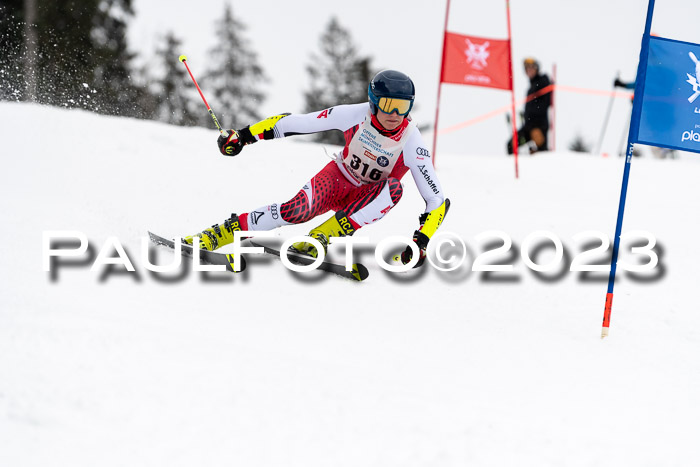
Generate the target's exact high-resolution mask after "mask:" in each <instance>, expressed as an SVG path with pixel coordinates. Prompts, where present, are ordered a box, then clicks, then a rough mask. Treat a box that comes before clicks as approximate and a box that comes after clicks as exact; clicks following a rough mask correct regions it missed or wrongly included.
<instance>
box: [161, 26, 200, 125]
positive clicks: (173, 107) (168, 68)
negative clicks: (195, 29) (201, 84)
mask: <svg viewBox="0 0 700 467" xmlns="http://www.w3.org/2000/svg"><path fill="white" fill-rule="evenodd" d="M181 52H182V41H181V40H180V39H178V38H177V37H176V36H175V34H173V32H168V33H167V34H166V35H165V37H164V38H163V45H162V47H161V48H159V49H158V50H157V52H156V54H157V57H158V59H159V61H160V64H161V66H162V68H163V75H162V76H161V77H160V78H159V79H156V80H155V81H154V87H155V89H156V95H157V102H158V104H157V106H158V107H157V111H156V118H157V119H158V120H161V121H163V122H167V123H172V124H174V125H183V126H192V125H196V124H197V123H198V118H197V113H196V111H195V110H194V109H195V107H194V106H195V104H196V102H195V101H194V99H193V95H192V92H191V91H192V81H191V80H190V77H189V76H188V74H187V69H186V68H185V67H184V66H182V64H181V63H180V61H179V59H178V57H179V56H180V54H181Z"/></svg>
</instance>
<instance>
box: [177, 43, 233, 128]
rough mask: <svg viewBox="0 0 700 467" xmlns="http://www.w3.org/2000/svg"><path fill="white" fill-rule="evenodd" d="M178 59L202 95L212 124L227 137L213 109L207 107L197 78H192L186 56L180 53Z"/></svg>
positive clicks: (207, 104)
mask: <svg viewBox="0 0 700 467" xmlns="http://www.w3.org/2000/svg"><path fill="white" fill-rule="evenodd" d="M180 61H181V62H182V63H184V64H185V68H187V72H188V73H189V74H190V78H192V82H193V83H194V85H195V86H196V87H197V91H199V95H200V96H202V100H203V101H204V105H206V106H207V110H208V111H209V115H211V118H212V119H213V120H214V125H216V128H218V129H219V133H221V136H223V137H224V138H226V137H228V133H227V132H226V131H224V129H223V128H221V125H219V120H217V118H216V115H214V111H213V110H211V107H209V103H208V102H207V100H206V99H205V98H204V94H202V90H201V89H199V84H197V80H196V79H194V75H193V74H192V71H190V67H189V65H188V64H187V57H186V56H185V55H180Z"/></svg>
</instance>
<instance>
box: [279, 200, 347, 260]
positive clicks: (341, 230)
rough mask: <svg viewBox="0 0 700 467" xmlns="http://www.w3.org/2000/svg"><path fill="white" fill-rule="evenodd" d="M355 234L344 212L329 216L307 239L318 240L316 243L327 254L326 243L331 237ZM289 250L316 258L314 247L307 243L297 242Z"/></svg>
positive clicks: (316, 252)
mask: <svg viewBox="0 0 700 467" xmlns="http://www.w3.org/2000/svg"><path fill="white" fill-rule="evenodd" d="M354 233H355V228H354V227H353V226H352V224H351V223H350V220H349V219H348V216H346V215H345V211H342V210H341V211H338V212H336V213H335V215H333V216H331V217H330V218H329V219H328V220H327V221H326V222H324V223H323V224H321V225H319V226H318V227H316V228H315V229H312V230H311V232H309V235H308V236H309V237H311V238H314V239H316V240H318V242H319V243H320V244H321V245H322V246H323V252H324V253H327V252H328V243H329V241H330V238H331V237H345V236H349V235H352V234H354ZM289 250H290V251H291V252H293V253H301V254H304V255H308V256H311V257H314V258H317V257H318V251H317V250H316V247H315V246H314V245H313V244H312V243H309V242H297V243H294V244H292V246H291V247H289Z"/></svg>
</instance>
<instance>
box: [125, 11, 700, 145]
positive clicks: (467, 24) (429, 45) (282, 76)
mask: <svg viewBox="0 0 700 467" xmlns="http://www.w3.org/2000/svg"><path fill="white" fill-rule="evenodd" d="M226 3H230V4H231V5H232V7H233V12H234V15H236V16H237V17H238V18H239V20H241V21H242V22H243V23H245V24H246V25H247V31H246V37H247V38H248V39H249V40H250V41H251V43H252V45H253V47H254V48H255V49H256V50H257V52H258V55H259V59H260V62H261V64H262V65H263V67H264V68H265V70H266V72H267V74H268V76H269V77H270V78H271V82H269V83H267V85H266V87H265V91H266V92H267V94H268V100H267V101H266V102H265V104H264V105H263V108H262V110H263V113H266V114H273V113H279V112H285V111H287V112H300V111H301V110H302V109H303V95H302V93H303V91H304V90H305V88H306V86H307V85H306V82H307V74H306V71H305V66H306V65H307V64H308V63H309V56H310V54H311V53H312V52H315V51H317V50H318V47H319V46H318V41H319V36H320V35H321V33H322V32H323V30H324V29H325V27H326V25H327V23H328V21H329V19H330V17H331V16H333V15H335V16H336V17H337V18H338V19H339V21H340V23H341V24H342V25H343V26H344V27H346V28H348V29H350V30H351V32H352V35H353V37H354V39H355V42H356V44H357V45H358V47H359V51H360V53H361V54H363V55H369V56H372V57H373V58H374V61H373V63H374V66H375V67H377V68H395V69H399V70H402V71H404V72H405V73H407V74H409V75H410V76H411V77H412V78H413V80H414V81H415V83H416V88H417V104H416V105H417V108H416V109H415V111H414V112H413V116H414V118H415V119H416V120H417V121H418V123H419V124H425V123H432V122H433V120H434V117H435V103H436V98H437V86H438V76H439V64H440V54H441V49H442V32H443V26H444V20H445V8H446V5H447V2H446V0H441V1H419V0H388V1H376V0H374V1H373V0H354V1H353V2H329V1H321V0H309V1H299V2H289V1H282V0H268V1H266V2H259V1H238V0H207V1H206V2H192V1H184V0H169V1H165V0H134V9H135V12H136V16H135V18H134V19H133V20H132V23H131V26H130V38H131V44H132V48H133V49H134V50H135V51H137V52H139V54H140V57H141V61H142V62H145V61H146V60H147V59H149V58H152V56H153V51H154V50H155V47H156V43H157V42H158V39H159V38H160V37H162V36H163V35H164V33H165V32H166V31H167V30H172V31H174V32H175V33H176V34H177V35H178V36H179V37H180V38H182V39H183V42H184V45H183V51H182V53H185V54H187V56H188V58H189V63H190V66H191V67H192V68H193V72H195V74H196V73H197V72H198V71H203V70H204V69H205V68H206V66H207V63H206V60H207V54H206V51H207V49H209V48H210V47H211V46H212V45H213V44H214V43H215V42H216V40H217V38H216V36H214V35H213V23H214V21H215V20H216V18H217V17H218V16H220V15H221V14H222V12H223V10H224V5H225V4H226ZM647 5H648V2H647V0H587V1H584V2H582V1H580V0H576V1H574V0H513V1H511V15H512V18H511V20H512V28H513V55H514V59H515V60H516V63H519V62H520V61H521V60H522V58H523V57H525V56H535V57H537V58H538V59H539V60H540V62H541V64H542V67H543V69H544V70H545V71H548V72H551V69H552V65H553V64H554V63H556V64H557V69H558V73H557V81H558V83H559V84H562V85H567V86H576V87H584V88H592V89H604V90H608V89H611V87H612V81H613V79H614V77H615V74H616V73H617V72H618V71H619V72H620V75H621V78H623V79H627V80H632V79H634V75H635V73H636V66H637V62H638V56H639V46H640V40H641V34H642V32H643V29H644V20H645V17H646V10H647ZM699 11H700V10H698V8H697V3H696V2H694V1H691V0H657V2H656V8H655V14H654V24H653V28H652V30H653V32H654V33H656V34H658V35H660V36H662V37H668V38H671V39H678V40H685V41H689V42H696V43H697V42H700V28H698V27H697V25H698V20H697V18H698V12H699ZM448 30H450V31H452V32H457V33H461V34H468V35H476V36H482V37H489V38H494V39H501V38H505V37H506V34H507V29H506V14H505V0H488V1H486V0H482V1H475V0H452V1H451V7H450V20H449V25H448ZM174 59H175V60H177V57H174ZM515 78H516V80H515V92H516V96H517V97H518V98H521V97H523V96H524V94H525V92H526V90H527V82H526V77H525V75H524V73H523V71H522V69H521V68H520V66H517V68H516V70H515ZM204 92H205V95H206V89H205V90H204ZM509 102H510V97H509V94H508V93H507V92H505V91H496V90H490V89H486V88H477V87H468V86H457V85H444V86H443V91H442V99H441V113H440V127H441V128H442V127H448V126H451V125H454V124H457V123H460V122H462V121H465V120H469V119H471V118H474V117H477V116H479V115H482V114H484V113H486V112H489V111H491V110H494V109H496V108H499V107H501V106H503V105H507V104H508V103H509ZM557 103H558V108H557V120H556V123H557V141H558V146H559V148H561V147H562V146H564V145H568V143H569V142H570V141H571V140H572V139H573V138H574V136H575V134H576V133H580V134H582V135H583V136H584V138H585V139H586V140H588V141H589V142H591V143H594V142H595V141H596V140H597V138H598V135H599V133H600V130H601V125H602V120H603V117H604V115H605V111H606V108H607V105H608V98H606V97H591V96H588V95H578V94H571V93H561V94H560V95H558V96H557ZM210 104H211V106H212V108H213V109H214V111H215V112H216V107H217V103H216V102H210ZM629 110H630V105H629V102H627V101H626V100H623V99H618V100H617V101H616V102H615V104H614V111H613V116H612V119H611V123H610V126H609V128H608V132H607V136H606V139H605V144H604V148H603V149H604V150H608V151H612V152H615V151H617V148H618V146H619V143H620V141H621V139H622V135H623V134H624V133H625V130H624V126H625V120H626V119H627V118H628V114H629ZM203 111H205V109H204V107H203ZM224 124H225V122H224ZM507 137H508V129H507V127H506V122H505V118H504V117H503V116H499V117H496V118H493V119H491V120H488V121H485V122H483V123H480V124H477V125H474V126H472V127H469V128H466V129H463V130H459V131H456V132H454V133H451V134H448V135H443V136H441V137H440V140H439V146H438V153H439V152H440V151H441V150H442V151H443V152H450V153H459V154H474V153H488V154H491V153H492V154H503V153H504V149H503V148H504V144H505V140H506V139H507Z"/></svg>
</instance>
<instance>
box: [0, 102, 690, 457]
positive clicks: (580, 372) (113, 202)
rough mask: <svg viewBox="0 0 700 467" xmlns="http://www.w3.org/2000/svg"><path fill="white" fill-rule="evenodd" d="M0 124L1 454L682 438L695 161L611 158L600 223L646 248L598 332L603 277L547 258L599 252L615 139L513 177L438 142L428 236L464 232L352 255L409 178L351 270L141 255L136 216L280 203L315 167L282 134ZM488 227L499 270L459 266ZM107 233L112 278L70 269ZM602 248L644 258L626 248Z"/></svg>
mask: <svg viewBox="0 0 700 467" xmlns="http://www.w3.org/2000/svg"><path fill="white" fill-rule="evenodd" d="M0 128H2V136H3V137H2V155H3V157H2V166H3V169H2V171H1V172H0V174H1V177H2V180H1V182H2V183H1V184H0V187H1V188H0V189H1V191H0V193H1V194H2V196H1V197H0V213H1V216H2V217H1V219H2V226H3V228H4V229H3V230H4V233H5V239H4V241H3V242H1V244H0V258H2V267H1V268H0V291H1V292H0V440H1V441H0V465H3V466H13V467H17V466H22V467H24V466H42V467H44V466H49V465H51V466H71V467H78V466H90V467H92V466H96V465H99V466H122V465H129V466H154V465H167V466H172V467H174V466H193V465H201V466H232V465H234V466H246V467H248V466H251V467H253V466H254V467H258V466H260V467H263V466H300V467H302V466H303V467H312V466H319V467H321V466H323V467H327V466H335V467H344V466H347V467H351V466H352V467H356V466H377V467H388V466H416V467H418V466H436V467H437V466H440V467H446V466H465V465H473V466H507V465H518V466H524V465H528V466H530V465H531V466H563V465H566V466H621V465H634V466H644V465H647V466H658V465H664V466H670V465H676V466H687V465H693V464H694V463H696V462H697V459H698V458H700V443H698V439H700V404H699V403H698V402H699V401H700V361H699V358H700V357H699V356H700V306H698V300H697V293H696V292H697V287H698V282H699V281H698V262H699V260H700V247H699V246H698V235H699V233H700V219H699V218H698V215H697V212H698V209H697V202H698V193H699V189H698V183H697V180H700V158H696V157H693V156H689V155H684V156H683V157H682V158H680V159H678V160H658V159H653V158H651V157H649V158H639V159H635V160H634V161H633V162H632V169H631V181H630V186H629V193H628V200H627V209H626V212H625V221H624V228H623V232H627V231H630V232H631V231H645V232H648V233H651V234H652V235H653V236H655V237H656V240H657V245H656V246H655V247H654V252H655V253H656V254H658V256H659V265H658V266H657V267H656V268H654V270H653V271H652V272H651V273H648V274H641V275H639V274H638V275H632V274H630V273H629V272H625V271H619V273H618V279H617V282H616V287H615V295H614V302H613V312H612V325H611V332H610V337H608V338H607V339H605V340H601V339H600V330H601V321H602V315H603V305H604V301H605V292H606V287H607V274H606V273H604V272H603V273H590V274H582V273H578V272H571V271H568V264H570V262H571V260H572V259H573V258H574V257H576V256H577V255H579V253H580V252H581V251H582V250H583V249H591V248H594V247H595V246H597V243H596V242H595V241H594V238H595V237H591V236H590V235H589V236H587V237H584V238H579V237H576V239H575V238H574V237H575V236H576V235H577V234H579V233H581V232H586V231H599V232H602V233H603V234H604V235H605V236H607V237H612V236H613V233H614V226H615V219H616V215H617V207H618V199H619V193H620V183H621V176H622V170H623V165H624V161H623V160H622V159H621V158H618V157H610V158H603V157H594V156H591V155H586V154H574V153H566V152H560V153H550V154H539V155H536V156H522V157H521V158H520V178H519V179H518V180H516V179H515V177H514V167H513V162H514V161H513V159H512V158H509V157H506V156H489V157H486V156H479V155H478V154H472V153H470V151H469V147H470V141H464V145H463V147H464V151H463V153H461V154H446V153H438V154H437V169H438V175H439V177H440V179H441V182H442V185H443V188H444V190H445V193H446V195H447V196H448V197H449V198H450V200H451V201H452V207H451V209H450V212H449V214H448V215H447V218H446V220H445V222H444V224H443V226H442V229H441V231H442V232H450V233H452V234H454V235H455V236H457V237H459V238H461V239H463V240H464V241H465V242H466V244H467V246H468V248H467V252H468V254H467V260H466V263H465V265H464V266H463V267H461V268H459V269H457V270H456V271H452V272H440V271H438V270H436V269H435V268H433V267H431V266H429V265H428V266H426V267H424V268H423V269H422V270H419V271H411V272H408V273H403V274H398V273H388V272H385V271H384V270H383V269H382V268H381V267H380V266H379V265H378V264H377V262H376V261H375V259H374V257H373V255H372V249H371V248H372V246H373V245H376V244H377V243H378V242H380V241H381V240H382V239H384V238H386V237H389V236H392V235H402V236H410V235H411V234H412V232H413V230H414V229H415V228H416V226H417V218H418V215H419V214H420V213H422V211H423V208H424V203H423V201H422V199H421V198H420V196H419V194H418V193H417V190H416V189H415V185H414V183H413V180H412V179H411V176H410V175H407V176H406V177H404V179H403V183H404V186H405V192H404V197H403V199H402V200H401V202H400V203H399V205H398V206H397V207H396V208H395V209H394V210H392V211H391V212H390V213H389V214H388V215H387V216H386V217H385V218H384V219H383V220H381V221H380V222H378V223H376V224H374V225H371V226H368V227H366V228H364V229H362V230H360V231H359V232H358V235H364V236H368V237H369V238H370V241H371V242H372V243H371V244H370V246H369V247H366V249H364V250H361V251H360V259H361V260H362V262H363V263H364V264H366V265H367V267H368V268H369V270H370V277H369V279H368V280H367V281H365V282H363V283H354V282H351V281H348V280H344V279H341V278H338V277H335V276H331V275H328V274H324V273H319V272H312V273H307V274H300V273H293V272H290V271H288V270H287V269H286V268H285V267H284V266H283V265H282V263H281V262H280V261H279V260H277V259H274V258H271V257H266V256H259V257H258V256H255V255H253V256H249V260H248V269H247V270H246V271H245V272H244V273H242V274H239V275H233V274H230V273H206V274H205V273H200V272H194V271H191V269H192V264H191V263H190V262H188V261H184V262H183V269H182V270H181V272H180V273H176V274H174V273H170V274H155V273H150V272H149V271H148V270H147V269H146V268H145V266H144V260H143V258H142V237H144V236H145V235H146V232H147V231H148V230H152V231H154V232H156V233H159V234H162V235H166V236H172V237H178V236H184V235H187V234H192V233H195V232H198V231H201V230H202V229H203V228H205V227H207V226H210V225H212V224H214V223H219V222H221V221H223V220H224V219H225V218H226V217H228V215H229V214H230V213H231V212H239V213H240V212H246V211H249V210H251V209H254V208H256V207H259V206H261V205H263V204H266V203H269V202H284V201H286V200H287V199H289V198H291V197H292V196H293V195H294V194H295V193H296V192H297V190H298V189H299V188H300V187H301V186H302V185H303V184H304V183H305V182H306V181H307V180H308V179H309V178H310V177H311V176H313V175H314V174H315V173H316V172H317V171H318V170H319V169H320V168H321V167H323V165H324V164H326V163H327V161H328V159H327V158H326V156H325V154H324V148H323V147H322V146H321V145H317V144H312V143H308V142H303V141H301V142H300V141H299V139H298V138H297V139H296V140H295V139H294V138H289V139H286V140H280V141H268V142H261V143H259V144H256V145H254V146H251V147H248V148H246V149H245V151H244V152H243V153H242V154H241V155H239V156H238V157H235V158H226V157H223V156H221V155H219V154H218V151H217V148H216V144H215V140H216V136H217V133H216V131H212V130H206V129H187V128H178V127H172V126H167V125H163V124H158V123H152V122H146V121H138V120H130V119H123V118H113V117H103V116H95V115H92V114H89V113H86V112H82V111H69V110H58V109H54V108H45V107H40V106H35V105H29V104H16V103H14V104H10V103H3V104H0ZM326 149H327V150H328V151H329V152H332V151H333V150H336V148H333V147H328V148H326ZM323 219H325V216H324V217H323V218H320V219H317V220H316V221H314V222H310V223H308V224H305V225H300V226H292V227H287V228H285V229H280V230H277V231H275V235H276V237H277V240H278V241H281V240H283V239H285V238H289V237H290V236H293V235H297V234H303V233H305V232H307V231H308V230H309V229H310V228H311V227H313V226H315V225H317V224H318V223H319V222H320V221H322V220H323ZM494 230H496V231H501V232H502V233H503V234H505V235H507V236H508V237H510V238H512V240H513V246H512V248H511V250H510V251H509V252H508V253H505V254H503V255H498V257H496V258H494V261H493V262H495V263H499V264H506V263H510V264H513V265H514V270H513V271H512V272H510V273H490V274H484V273H481V272H474V271H471V264H472V263H473V261H474V257H475V256H476V255H479V254H481V253H482V251H484V250H485V249H487V248H488V249H493V248H496V247H498V246H499V245H500V244H501V243H502V242H501V241H499V240H497V238H498V237H496V236H495V234H494V233H488V232H489V231H494ZM50 231H80V232H83V233H84V234H85V236H86V237H87V238H88V239H89V244H90V250H89V251H88V252H87V253H85V255H83V256H81V257H79V258H74V259H73V261H74V263H73V264H72V265H69V264H67V262H68V261H69V260H68V259H62V260H59V262H58V263H55V264H53V269H52V271H51V272H46V271H44V269H43V267H42V261H43V244H42V238H43V236H44V235H45V234H46V232H50ZM538 231H548V232H550V233H552V234H553V235H554V236H555V237H557V238H559V239H560V240H561V242H562V244H563V247H564V253H565V254H564V259H563V260H562V263H561V264H562V268H557V269H556V270H555V271H553V272H551V273H544V274H540V275H538V274H535V273H534V271H533V270H532V269H531V268H529V267H527V266H526V264H525V260H524V259H523V258H522V257H521V250H522V249H523V248H522V247H523V244H524V240H525V239H526V238H527V237H528V236H529V235H530V234H532V233H535V232H538ZM484 232H486V233H487V234H486V235H485V236H484V237H481V236H480V234H483V233H484ZM110 237H116V240H117V241H118V242H119V244H120V245H123V247H124V250H125V253H126V254H127V255H128V257H129V259H130V261H131V262H132V263H133V265H134V268H135V269H136V271H135V272H126V271H125V270H124V268H123V267H122V266H115V267H113V268H109V267H106V266H99V265H98V267H97V268H95V270H91V265H92V263H93V262H94V260H95V257H96V256H97V255H98V254H99V253H100V251H101V249H102V247H103V245H105V244H107V243H108V242H112V243H113V242H114V239H112V240H109V239H110ZM598 243H599V242H598ZM644 243H645V242H643V241H640V242H638V244H637V245H643V244H644ZM489 244H490V245H489ZM545 244H546V245H551V242H549V243H546V242H545ZM107 249H108V250H109V251H106V252H105V254H107V255H109V256H113V255H116V253H115V251H114V248H112V247H108V248H107ZM530 251H531V252H533V254H531V256H533V258H534V260H535V261H536V262H538V263H541V264H545V263H547V262H548V261H549V260H550V259H551V258H552V257H553V256H554V248H553V247H548V246H545V247H543V248H541V249H540V252H539V254H535V253H534V252H535V248H531V249H530ZM448 256H449V255H448ZM625 257H627V258H628V259H629V261H630V262H632V263H645V262H646V259H645V258H644V256H643V255H639V254H637V255H636V256H635V255H633V254H632V253H631V252H630V251H629V248H627V250H626V251H623V253H622V257H621V259H622V260H624V259H625ZM151 258H152V259H153V260H154V261H157V262H158V263H159V264H165V263H166V262H168V261H171V260H172V259H173V254H172V253H171V252H169V251H167V250H164V249H163V248H154V249H153V251H152V256H151ZM605 258H606V255H605V254H603V255H598V256H597V257H596V258H592V260H591V262H592V263H596V264H605ZM76 260H77V264H76V263H75V261H76Z"/></svg>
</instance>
